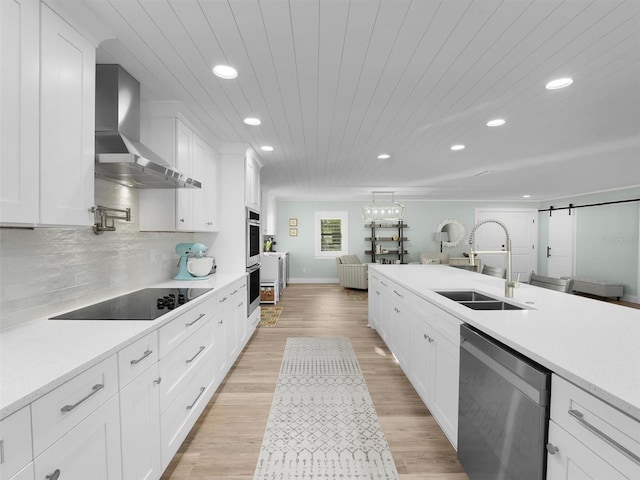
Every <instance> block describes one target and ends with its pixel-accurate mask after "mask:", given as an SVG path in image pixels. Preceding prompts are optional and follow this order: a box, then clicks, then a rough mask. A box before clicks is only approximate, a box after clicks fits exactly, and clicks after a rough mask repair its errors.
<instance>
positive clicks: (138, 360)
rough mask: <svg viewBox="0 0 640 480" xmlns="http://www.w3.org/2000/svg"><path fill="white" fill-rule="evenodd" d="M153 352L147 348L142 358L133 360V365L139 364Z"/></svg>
mask: <svg viewBox="0 0 640 480" xmlns="http://www.w3.org/2000/svg"><path fill="white" fill-rule="evenodd" d="M152 353H153V352H152V351H151V350H146V351H145V352H144V353H143V354H142V356H141V357H140V358H138V359H137V360H131V365H137V364H138V363H140V362H141V361H142V360H144V359H145V358H147V357H148V356H149V355H151V354H152Z"/></svg>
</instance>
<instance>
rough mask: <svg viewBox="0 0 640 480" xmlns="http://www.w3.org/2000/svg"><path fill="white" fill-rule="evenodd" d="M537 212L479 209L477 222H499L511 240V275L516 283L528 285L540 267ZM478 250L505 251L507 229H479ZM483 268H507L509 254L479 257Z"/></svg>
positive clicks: (534, 210)
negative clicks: (516, 280)
mask: <svg viewBox="0 0 640 480" xmlns="http://www.w3.org/2000/svg"><path fill="white" fill-rule="evenodd" d="M537 218H538V211H537V210H536V209H529V208H476V223H478V222H479V221H480V220H487V219H495V220H500V221H501V222H502V223H504V224H505V225H506V226H507V229H508V230H509V236H510V237H511V275H512V277H511V278H513V279H514V280H515V279H516V278H518V275H519V276H520V281H521V282H528V281H529V276H530V274H531V272H532V271H533V272H535V271H537V267H538V255H537V251H538V223H537V220H536V219H537ZM475 239H476V240H475V248H476V249H477V250H506V248H507V245H506V237H505V234H504V230H503V229H502V228H501V227H500V226H499V225H497V224H495V223H488V224H485V225H483V226H482V227H481V228H479V229H478V230H477V232H476V235H475ZM479 257H480V259H481V260H482V264H483V265H490V266H492V267H500V268H506V266H507V259H506V255H495V254H483V255H479Z"/></svg>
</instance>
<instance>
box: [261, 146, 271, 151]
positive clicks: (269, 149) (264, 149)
mask: <svg viewBox="0 0 640 480" xmlns="http://www.w3.org/2000/svg"><path fill="white" fill-rule="evenodd" d="M260 150H262V151H263V152H273V147H272V146H271V145H263V146H261V147H260Z"/></svg>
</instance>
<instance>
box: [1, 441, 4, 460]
mask: <svg viewBox="0 0 640 480" xmlns="http://www.w3.org/2000/svg"><path fill="white" fill-rule="evenodd" d="M3 463H4V440H0V465H2V464H3Z"/></svg>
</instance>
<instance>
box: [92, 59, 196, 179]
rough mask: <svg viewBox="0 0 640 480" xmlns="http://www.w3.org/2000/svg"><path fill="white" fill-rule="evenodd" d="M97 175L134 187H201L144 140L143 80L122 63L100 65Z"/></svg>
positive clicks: (97, 81) (97, 118)
mask: <svg viewBox="0 0 640 480" xmlns="http://www.w3.org/2000/svg"><path fill="white" fill-rule="evenodd" d="M95 141H96V143H95V147H96V164H95V173H96V176H97V177H100V178H104V179H105V180H110V181H112V182H117V183H120V184H122V185H126V186H128V187H134V188H200V187H201V186H202V184H201V183H200V182H199V181H197V180H194V179H192V178H188V177H187V176H185V175H183V174H182V173H180V172H179V171H177V170H176V169H175V168H173V167H171V166H170V165H169V164H168V163H167V162H166V161H165V160H163V159H162V158H161V157H160V156H159V155H157V154H156V153H154V152H153V151H152V150H150V149H149V148H147V147H145V146H144V145H143V144H142V143H140V83H139V82H138V81H137V80H136V79H135V78H133V77H132V76H131V75H129V73H127V71H126V70H125V69H124V68H122V67H121V66H120V65H96V135H95Z"/></svg>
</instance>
